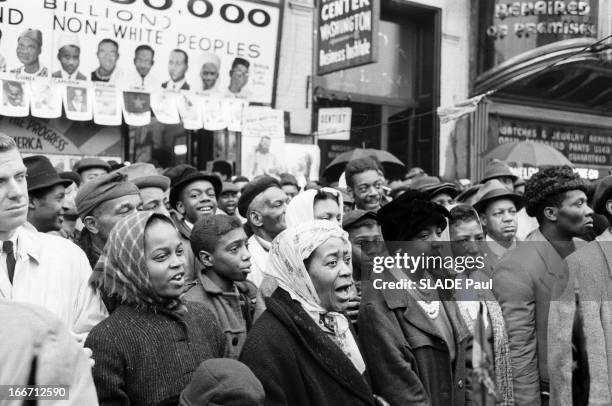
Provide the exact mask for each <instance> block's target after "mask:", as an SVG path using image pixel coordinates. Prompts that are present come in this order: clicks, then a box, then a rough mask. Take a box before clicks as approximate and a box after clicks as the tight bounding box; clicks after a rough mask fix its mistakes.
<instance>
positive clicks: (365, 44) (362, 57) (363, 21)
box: [317, 0, 380, 75]
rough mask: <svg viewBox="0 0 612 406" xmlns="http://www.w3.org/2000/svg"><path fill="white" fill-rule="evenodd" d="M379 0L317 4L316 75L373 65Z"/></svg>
mask: <svg viewBox="0 0 612 406" xmlns="http://www.w3.org/2000/svg"><path fill="white" fill-rule="evenodd" d="M379 12H380V0H321V1H319V2H318V9H317V13H318V19H317V21H318V26H317V74H318V75H324V74H326V73H331V72H335V71H338V70H342V69H347V68H353V67H355V66H359V65H365V64H368V63H372V62H376V57H377V49H378V47H377V44H378V20H379V17H380V16H379Z"/></svg>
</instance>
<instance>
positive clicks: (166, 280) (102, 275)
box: [85, 212, 225, 406]
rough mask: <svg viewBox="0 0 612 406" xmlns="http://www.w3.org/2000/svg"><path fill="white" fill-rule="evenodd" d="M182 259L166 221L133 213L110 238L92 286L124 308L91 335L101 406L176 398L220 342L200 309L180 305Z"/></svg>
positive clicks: (215, 352)
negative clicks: (116, 300) (117, 301)
mask: <svg viewBox="0 0 612 406" xmlns="http://www.w3.org/2000/svg"><path fill="white" fill-rule="evenodd" d="M184 264H185V259H184V256H183V246H182V242H181V239H180V237H179V234H178V231H177V230H176V228H175V227H174V225H173V224H172V221H171V220H170V218H168V217H166V216H163V215H161V214H155V213H153V212H137V213H135V214H132V215H130V216H128V217H126V218H125V219H123V220H121V221H120V222H119V223H117V225H116V226H115V227H114V228H113V230H112V231H111V234H110V236H109V240H108V243H107V244H106V247H105V249H104V253H103V254H102V256H101V257H100V260H99V261H98V263H97V265H96V267H95V268H94V272H93V275H92V279H91V284H92V285H93V286H94V287H95V288H96V289H98V290H103V291H105V292H106V293H107V294H108V295H109V296H114V297H116V298H117V299H118V300H119V301H120V302H121V305H120V306H119V307H118V308H117V309H116V310H115V311H114V312H113V313H112V314H111V316H110V317H109V318H107V319H106V320H104V321H103V322H102V323H100V324H98V325H97V326H96V327H94V329H93V330H92V331H91V333H90V334H89V337H88V338H87V341H86V342H85V346H86V347H88V348H91V350H92V351H93V359H94V360H95V366H94V368H93V376H94V382H95V384H96V390H97V392H98V398H99V401H100V405H132V406H135V405H153V404H157V403H159V402H161V401H163V400H166V399H168V398H172V397H177V396H178V395H179V394H180V392H181V390H183V388H184V387H185V386H186V385H187V384H188V383H189V381H190V379H191V374H192V373H193V372H194V371H195V370H196V369H197V367H198V366H199V365H200V363H201V362H202V361H204V360H207V359H209V358H218V357H222V356H223V354H224V350H225V338H224V336H223V333H222V332H221V330H220V328H219V326H218V324H217V322H216V320H215V318H214V316H213V315H212V314H211V313H210V311H208V310H207V309H206V308H205V307H204V306H203V305H201V304H197V303H189V302H183V301H182V299H181V296H182V294H183V291H184V285H185V270H184Z"/></svg>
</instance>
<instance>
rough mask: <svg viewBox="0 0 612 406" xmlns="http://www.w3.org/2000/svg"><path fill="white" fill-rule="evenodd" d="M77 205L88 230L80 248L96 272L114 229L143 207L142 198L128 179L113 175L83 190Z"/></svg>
mask: <svg viewBox="0 0 612 406" xmlns="http://www.w3.org/2000/svg"><path fill="white" fill-rule="evenodd" d="M75 203H76V208H77V212H78V214H79V217H80V218H81V220H82V221H83V226H84V227H83V230H82V231H81V240H80V244H79V245H80V246H81V248H82V249H83V251H85V254H86V255H87V258H88V259H89V262H90V264H91V266H92V268H93V267H94V266H95V264H96V263H97V262H98V259H99V258H100V254H101V253H102V250H103V249H104V245H106V241H107V240H108V236H109V234H110V231H111V230H112V228H113V226H114V225H115V224H116V223H117V222H118V221H119V220H121V219H122V218H124V217H127V216H128V215H130V214H132V213H134V212H135V211H136V208H137V207H139V206H140V195H139V192H138V188H137V187H136V185H134V184H133V183H131V182H128V181H127V179H126V176H125V175H123V174H120V173H112V174H108V175H103V176H99V177H97V178H95V179H94V180H92V181H90V182H88V183H85V184H84V185H83V186H81V188H80V189H79V191H78V192H77V195H76V198H75Z"/></svg>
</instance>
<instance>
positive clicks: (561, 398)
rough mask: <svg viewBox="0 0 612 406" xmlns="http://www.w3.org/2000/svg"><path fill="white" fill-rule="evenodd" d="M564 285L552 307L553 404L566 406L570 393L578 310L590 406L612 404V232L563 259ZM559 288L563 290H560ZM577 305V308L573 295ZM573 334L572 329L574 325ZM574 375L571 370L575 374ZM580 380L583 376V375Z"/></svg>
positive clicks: (549, 342)
mask: <svg viewBox="0 0 612 406" xmlns="http://www.w3.org/2000/svg"><path fill="white" fill-rule="evenodd" d="M566 264H567V269H566V271H567V273H568V275H567V278H566V279H567V281H568V282H569V283H567V284H566V285H565V289H563V293H562V294H561V295H560V297H559V299H558V300H555V301H553V302H552V303H551V308H550V316H549V317H550V321H549V326H548V329H549V330H548V331H549V341H548V344H549V345H548V359H549V371H550V384H551V405H567V404H571V403H572V402H573V401H574V399H576V394H575V393H573V392H572V390H575V387H573V385H572V383H573V382H572V367H573V359H572V324H571V323H572V321H573V320H574V319H575V316H576V312H577V311H579V314H580V319H581V321H582V323H581V324H582V329H583V331H582V336H584V347H585V352H586V358H587V360H588V362H587V364H588V377H589V391H588V394H589V396H588V402H589V403H588V404H589V405H610V404H612V302H611V300H612V234H611V233H610V229H608V230H606V231H605V232H604V233H603V234H602V235H600V236H598V237H597V238H596V239H595V241H592V242H590V243H588V244H587V245H585V246H584V247H582V248H580V249H579V250H577V251H576V252H574V253H573V254H572V255H569V256H568V257H567V258H566ZM561 287H562V288H563V286H561ZM576 293H577V294H578V297H579V301H578V303H579V305H578V307H577V306H576V300H575V295H576ZM574 329H575V326H574ZM574 373H575V371H574ZM580 375H586V374H585V373H584V372H582V373H581V374H580Z"/></svg>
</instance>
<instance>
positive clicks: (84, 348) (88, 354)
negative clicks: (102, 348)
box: [83, 347, 96, 368]
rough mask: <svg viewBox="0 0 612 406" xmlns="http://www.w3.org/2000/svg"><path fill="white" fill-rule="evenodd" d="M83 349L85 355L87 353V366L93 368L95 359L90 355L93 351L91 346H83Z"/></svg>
mask: <svg viewBox="0 0 612 406" xmlns="http://www.w3.org/2000/svg"><path fill="white" fill-rule="evenodd" d="M83 351H84V352H85V355H87V362H88V363H89V366H90V367H92V368H93V367H94V365H95V364H96V361H95V360H94V359H93V357H92V356H93V351H92V350H91V348H87V347H83Z"/></svg>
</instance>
